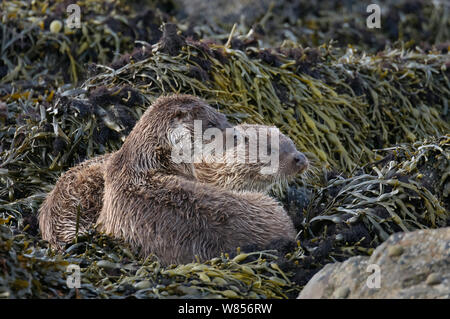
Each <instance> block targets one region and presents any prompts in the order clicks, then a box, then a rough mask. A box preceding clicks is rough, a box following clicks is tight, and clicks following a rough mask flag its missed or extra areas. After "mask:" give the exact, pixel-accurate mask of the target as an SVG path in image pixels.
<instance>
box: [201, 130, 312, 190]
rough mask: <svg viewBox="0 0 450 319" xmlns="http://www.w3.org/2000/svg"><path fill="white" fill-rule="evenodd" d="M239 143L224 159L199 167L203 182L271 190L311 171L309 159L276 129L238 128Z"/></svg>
mask: <svg viewBox="0 0 450 319" xmlns="http://www.w3.org/2000/svg"><path fill="white" fill-rule="evenodd" d="M235 132H236V133H235V134H234V135H235V137H237V139H238V142H237V144H234V145H232V147H230V144H228V147H227V149H226V151H225V153H224V154H223V155H222V156H214V155H208V156H206V157H203V158H202V162H200V163H197V164H195V166H194V168H195V174H196V178H197V179H198V180H199V181H202V182H205V183H209V184H213V185H216V186H220V187H225V188H228V189H233V190H240V191H243V190H247V191H267V190H268V189H269V188H270V186H271V185H272V184H276V183H285V182H287V181H288V180H290V179H292V178H293V177H294V176H296V175H297V174H300V173H303V172H304V171H305V170H306V169H307V168H308V160H307V158H306V156H305V155H304V154H303V153H301V152H299V151H297V149H296V148H295V145H294V143H293V142H292V140H291V139H290V138H289V137H287V136H285V135H283V134H282V133H281V132H280V131H279V130H278V129H277V128H276V127H269V126H264V125H250V124H241V125H238V126H235Z"/></svg>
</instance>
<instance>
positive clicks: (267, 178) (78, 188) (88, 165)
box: [39, 124, 307, 248]
mask: <svg viewBox="0 0 450 319" xmlns="http://www.w3.org/2000/svg"><path fill="white" fill-rule="evenodd" d="M248 128H255V129H261V128H262V129H268V128H270V127H268V126H264V125H250V124H241V125H237V126H235V129H236V130H237V132H239V133H240V134H241V135H242V136H245V133H246V131H247V129H248ZM272 128H273V127H272ZM273 129H276V128H273ZM276 131H277V132H278V133H279V135H280V147H279V151H280V154H279V157H280V167H279V169H278V171H277V174H275V175H262V174H261V172H260V169H261V162H256V163H248V162H244V163H242V162H237V161H235V160H234V158H236V148H232V149H228V150H226V152H225V153H224V154H223V155H222V156H223V159H222V160H221V161H219V160H217V158H203V161H202V162H200V163H194V172H195V177H196V179H197V180H198V181H200V182H203V183H208V184H211V185H215V186H217V187H221V188H226V189H228V190H236V191H262V192H265V191H267V190H268V189H270V187H271V185H273V184H274V183H280V182H283V181H288V180H289V179H290V178H292V177H294V176H295V175H296V174H298V173H300V172H302V171H303V170H304V169H305V168H306V167H302V166H300V167H299V164H302V165H304V164H305V163H300V162H295V161H293V158H294V156H298V155H300V158H303V159H304V160H305V161H306V166H307V160H306V158H305V157H304V156H303V155H302V154H301V153H300V152H298V151H297V150H296V149H295V146H294V145H293V143H292V141H291V140H290V139H289V138H288V137H287V136H285V135H283V134H281V133H280V132H279V131H278V129H276ZM246 143H247V144H248V142H246ZM246 155H248V153H246ZM110 156H111V154H105V155H102V156H99V157H96V158H94V159H91V160H88V161H85V162H83V163H81V164H79V165H78V166H75V167H73V168H71V169H70V170H69V171H67V172H66V173H65V174H64V175H63V176H61V177H60V178H59V179H58V181H57V183H56V185H55V187H54V189H53V190H52V192H51V193H49V195H48V196H47V198H46V200H45V202H44V204H43V205H42V206H41V208H40V216H39V221H40V225H41V232H42V236H43V238H44V239H45V240H47V241H49V242H50V243H51V244H52V246H53V247H55V248H61V246H62V245H63V244H64V243H70V242H72V241H73V240H74V238H75V237H76V235H77V226H76V225H77V224H78V235H82V234H84V233H85V232H87V231H88V230H89V229H91V228H92V227H93V225H94V223H95V222H96V220H97V218H98V215H99V214H100V210H101V208H102V199H103V191H104V177H103V175H104V172H105V168H106V161H107V160H108V159H109V157H110ZM301 156H303V157H301ZM232 157H233V158H232ZM247 159H248V157H247ZM304 166H305V165H304Z"/></svg>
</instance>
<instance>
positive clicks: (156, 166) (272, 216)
mask: <svg viewBox="0 0 450 319" xmlns="http://www.w3.org/2000/svg"><path fill="white" fill-rule="evenodd" d="M205 110H206V111H205ZM197 111H198V113H197ZM162 113H163V114H164V116H161V115H163V114H162ZM195 116H200V118H195ZM162 118H164V121H161V119H162ZM194 118H195V119H204V120H205V119H206V120H207V121H210V122H213V123H214V124H220V125H222V126H224V123H222V122H223V119H222V118H220V116H218V115H217V112H216V111H214V110H213V109H212V108H211V107H209V106H208V105H206V103H204V102H203V101H201V100H199V99H197V98H194V97H192V96H171V97H164V98H160V99H158V100H157V101H156V102H155V103H154V105H153V106H152V107H151V108H150V110H149V111H147V112H146V113H145V114H144V116H143V117H142V119H141V120H140V121H139V122H138V123H137V125H136V127H135V129H134V130H133V131H132V132H131V133H130V136H129V137H128V138H127V140H126V141H125V143H124V145H123V147H122V148H121V150H119V151H118V152H116V153H113V154H107V155H104V156H102V157H99V158H96V159H92V160H90V161H87V162H85V163H82V164H80V165H79V166H77V167H75V168H73V169H71V170H69V171H68V172H67V173H66V174H64V175H63V176H62V177H61V178H60V180H58V182H57V184H56V186H55V189H54V190H53V191H52V192H51V193H50V194H49V196H48V197H47V199H46V201H45V203H44V204H43V206H42V208H41V210H40V216H39V217H40V218H39V219H40V226H41V232H42V235H43V238H44V239H46V240H48V241H49V242H50V243H51V244H52V245H54V246H59V245H61V242H63V243H64V242H69V241H71V240H72V239H73V238H74V236H75V232H74V230H75V227H74V220H76V214H77V213H78V211H79V210H78V209H76V210H74V203H76V202H78V201H79V199H77V197H78V198H83V199H84V200H83V201H81V202H80V203H81V206H82V207H83V211H82V212H81V213H82V216H81V218H79V219H80V226H79V232H80V233H82V232H84V231H86V230H87V229H88V228H89V227H90V226H91V225H92V223H93V222H94V220H95V218H96V215H97V214H98V211H100V209H101V208H102V206H103V209H101V214H100V218H99V219H98V225H99V229H100V230H103V231H105V232H106V233H108V234H111V235H113V236H115V237H119V238H123V239H125V240H126V241H128V242H129V243H130V244H131V245H132V246H133V247H135V248H136V249H137V250H140V252H141V254H142V255H144V256H146V255H148V254H150V253H155V254H156V255H157V256H158V257H159V258H160V259H161V261H162V262H163V263H166V264H167V263H180V262H189V261H191V260H192V259H193V258H194V255H197V256H199V257H200V258H201V259H207V258H211V257H213V256H217V255H218V254H220V252H224V251H232V250H234V249H235V248H236V247H238V246H243V245H248V244H249V242H250V243H254V244H259V245H265V244H267V243H268V242H270V241H271V240H273V239H277V238H280V237H287V238H293V237H295V231H294V228H293V225H292V222H291V221H290V219H289V217H288V216H287V214H286V212H285V211H284V209H283V208H282V207H281V206H280V205H279V204H278V202H276V201H275V200H274V199H272V198H270V197H268V196H266V195H264V194H261V193H254V192H242V193H237V192H233V191H230V190H224V189H223V188H221V187H219V186H213V185H207V184H205V183H199V182H197V181H196V180H195V178H196V177H195V174H194V172H195V170H194V169H193V167H192V165H191V164H175V163H173V162H171V160H170V152H169V151H170V143H171V136H170V132H171V131H172V129H173V125H174V124H175V123H178V124H179V123H180V121H181V122H183V121H185V123H184V124H186V123H189V122H190V121H191V120H193V119H194ZM220 125H219V126H220ZM225 126H226V125H225ZM223 128H225V127H223ZM108 159H110V161H108ZM105 173H106V175H105V176H104V174H105ZM82 175H89V176H84V177H83V176H82ZM83 178H84V179H85V180H87V182H86V185H85V186H87V187H88V189H89V188H90V191H89V190H83V189H85V187H84V186H83V187H81V188H79V189H80V191H78V190H75V189H78V187H73V186H72V185H74V184H73V183H83ZM103 178H105V196H104V205H102V202H101V200H99V198H101V197H100V196H98V194H102V193H103V190H104V189H103V181H104V179H103ZM90 180H92V182H90ZM93 183H96V184H95V185H93ZM71 186H72V187H71ZM232 188H233V187H230V189H232ZM71 192H73V193H72V194H69V193H71ZM94 197H95V198H94ZM55 203H57V204H58V205H55ZM52 204H53V206H52ZM65 205H66V208H68V209H65V208H64V206H65ZM86 209H87V210H86ZM96 212H97V213H96ZM85 216H86V218H85ZM68 226H70V227H68ZM64 227H66V228H70V229H71V230H70V231H62V229H64ZM58 232H59V234H56V233H58ZM52 236H53V237H52Z"/></svg>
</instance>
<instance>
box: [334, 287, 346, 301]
mask: <svg viewBox="0 0 450 319" xmlns="http://www.w3.org/2000/svg"><path fill="white" fill-rule="evenodd" d="M349 293H350V289H349V288H348V287H340V288H338V289H336V290H335V291H334V296H335V297H336V298H341V299H344V298H347V296H348V295H349Z"/></svg>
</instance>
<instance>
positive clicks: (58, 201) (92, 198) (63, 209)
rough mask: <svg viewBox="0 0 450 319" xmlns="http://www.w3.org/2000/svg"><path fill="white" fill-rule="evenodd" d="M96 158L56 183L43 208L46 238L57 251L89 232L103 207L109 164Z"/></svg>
mask: <svg viewBox="0 0 450 319" xmlns="http://www.w3.org/2000/svg"><path fill="white" fill-rule="evenodd" d="M109 157H110V154H106V155H102V156H98V157H95V158H93V159H90V160H87V161H84V162H83V163H81V164H79V165H77V166H75V167H73V168H71V169H69V170H68V171H67V172H66V173H64V174H63V175H62V176H61V177H60V178H59V179H58V181H57V183H56V184H55V187H54V188H53V190H52V191H51V192H50V193H49V194H48V195H47V197H46V199H45V201H44V203H43V204H42V206H41V207H40V209H39V217H38V219H39V228H40V230H41V235H42V238H43V239H44V240H46V241H48V242H49V243H50V244H51V245H52V247H54V248H56V249H60V248H62V245H63V244H65V243H70V242H71V241H72V240H73V239H74V238H75V237H76V235H77V234H80V235H81V234H84V233H86V232H87V231H88V230H89V229H90V228H91V226H92V225H93V224H94V223H95V222H96V221H97V218H98V214H99V212H100V210H101V208H102V206H103V190H104V178H103V173H104V169H105V168H106V161H107V160H108V158H109Z"/></svg>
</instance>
